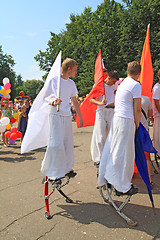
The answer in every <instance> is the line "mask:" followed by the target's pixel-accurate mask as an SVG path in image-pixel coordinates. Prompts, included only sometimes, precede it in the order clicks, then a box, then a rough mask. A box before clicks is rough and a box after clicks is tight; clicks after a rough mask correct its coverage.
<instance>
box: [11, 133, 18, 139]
mask: <svg viewBox="0 0 160 240" xmlns="http://www.w3.org/2000/svg"><path fill="white" fill-rule="evenodd" d="M10 139H12V140H16V139H17V133H15V132H13V133H11V135H10Z"/></svg>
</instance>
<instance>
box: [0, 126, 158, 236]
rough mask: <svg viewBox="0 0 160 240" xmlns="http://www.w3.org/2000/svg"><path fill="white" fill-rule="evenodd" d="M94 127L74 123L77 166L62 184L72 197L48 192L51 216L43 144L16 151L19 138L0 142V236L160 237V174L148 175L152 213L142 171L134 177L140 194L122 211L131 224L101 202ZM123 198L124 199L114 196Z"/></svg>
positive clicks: (18, 147) (18, 148)
mask: <svg viewBox="0 0 160 240" xmlns="http://www.w3.org/2000/svg"><path fill="white" fill-rule="evenodd" d="M92 130H93V128H92V127H88V128H83V129H77V128H76V126H75V123H73V131H74V149H75V167H74V169H75V170H76V171H77V172H78V175H77V176H76V177H75V178H74V179H72V180H71V181H70V183H69V184H68V185H67V186H65V187H64V188H63V190H64V192H65V193H66V194H68V195H69V197H70V198H72V199H73V200H74V203H72V204H68V203H66V202H65V199H64V198H63V197H61V196H60V195H59V193H58V192H55V193H54V194H53V195H52V196H51V197H50V210H51V214H53V215H54V216H53V218H52V219H51V220H47V219H46V218H45V216H44V213H45V206H44V197H43V188H44V185H42V183H41V182H42V178H43V176H42V174H41V172H40V166H41V162H42V159H43V156H44V153H45V149H40V150H38V151H32V152H30V153H27V154H24V155H20V154H19V152H20V143H19V142H18V141H17V142H16V144H15V145H13V146H12V147H11V146H10V147H8V148H4V147H3V146H2V143H1V144H0V153H1V155H0V239H2V240H12V239H17V240H38V239H41V240H43V239H45V240H46V239H47V240H53V239H54V240H72V239H73V240H79V239H86V240H93V239H98V240H101V239H102V240H103V239H109V240H114V239H116V240H117V239H118V240H120V239H129V240H132V239H134V240H135V239H145V240H149V239H154V240H155V239H160V174H154V175H153V176H152V179H153V182H154V183H155V186H154V190H153V196H154V201H155V207H156V213H157V214H156V215H154V214H153V211H152V208H151V203H150V200H149V197H148V194H147V190H146V187H145V185H144V183H143V182H142V180H141V178H140V176H139V175H138V174H137V175H136V176H135V178H134V184H135V185H136V186H137V187H139V192H140V193H139V194H136V195H135V196H133V197H132V198H131V201H130V203H129V204H127V206H126V207H125V209H124V212H125V213H126V214H127V215H128V216H130V217H131V218H132V219H134V220H136V221H138V225H137V226H136V227H130V226H128V225H127V224H126V222H125V221H124V220H122V219H121V218H120V217H119V216H118V215H117V214H116V212H115V211H114V209H113V208H112V207H111V206H110V205H108V204H106V203H104V201H103V199H102V198H101V196H100V194H99V191H98V190H97V189H96V169H95V167H94V166H93V163H92V161H91V156H90V141H91V135H92ZM118 201H122V198H118Z"/></svg>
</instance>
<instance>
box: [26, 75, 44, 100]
mask: <svg viewBox="0 0 160 240" xmlns="http://www.w3.org/2000/svg"><path fill="white" fill-rule="evenodd" d="M43 85H44V82H43V81H41V80H34V79H33V80H27V81H26V82H24V84H23V88H21V91H24V93H25V95H27V96H29V97H30V98H31V99H35V98H36V96H37V94H38V93H39V92H40V90H41V89H42V87H43Z"/></svg>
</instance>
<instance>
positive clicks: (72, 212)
mask: <svg viewBox="0 0 160 240" xmlns="http://www.w3.org/2000/svg"><path fill="white" fill-rule="evenodd" d="M119 203H120V202H119ZM57 206H58V207H59V208H61V209H63V211H61V212H59V213H57V214H56V215H60V216H62V217H65V218H69V219H73V220H75V221H77V222H79V223H81V224H91V223H93V222H96V223H99V224H102V225H104V226H106V227H107V228H129V229H135V230H139V231H142V232H146V233H147V234H149V235H150V236H152V237H154V236H157V234H158V233H159V231H160V227H159V225H160V209H156V215H154V214H153V210H152V208H151V207H146V206H141V205H135V204H131V203H129V204H128V205H127V206H126V207H125V208H124V210H123V212H124V213H125V214H126V215H127V216H128V217H130V218H131V219H132V220H134V221H137V222H138V225H137V226H136V227H131V226H129V225H128V224H127V223H126V222H125V221H124V220H123V219H122V218H121V217H120V216H119V215H118V214H117V213H116V211H115V209H114V208H113V207H111V206H110V205H109V204H99V203H94V202H90V203H81V204H79V203H78V204H72V205H57ZM53 219H54V218H53Z"/></svg>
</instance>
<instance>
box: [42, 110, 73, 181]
mask: <svg viewBox="0 0 160 240" xmlns="http://www.w3.org/2000/svg"><path fill="white" fill-rule="evenodd" d="M52 108H53V107H52ZM51 110H52V109H51ZM49 123H50V135H49V142H48V146H47V150H46V154H45V157H44V159H43V161H42V166H41V171H42V173H43V174H44V175H46V176H48V177H49V178H51V179H56V178H60V177H63V176H65V174H66V173H68V172H69V171H71V170H72V167H73V164H74V149H73V134H72V121H71V116H61V115H58V114H54V113H53V112H52V111H50V114H49ZM55 136H56V137H55Z"/></svg>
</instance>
